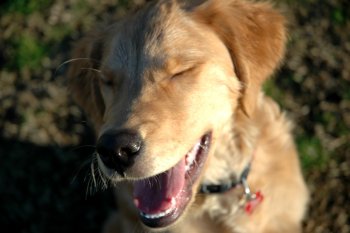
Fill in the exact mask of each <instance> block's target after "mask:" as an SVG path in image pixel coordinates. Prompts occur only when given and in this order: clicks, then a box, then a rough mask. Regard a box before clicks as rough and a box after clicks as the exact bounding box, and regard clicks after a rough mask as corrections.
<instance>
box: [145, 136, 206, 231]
mask: <svg viewBox="0 0 350 233" xmlns="http://www.w3.org/2000/svg"><path fill="white" fill-rule="evenodd" d="M201 140H204V141H205V144H204V146H205V147H206V149H202V151H201V152H200V153H201V154H200V155H199V156H201V158H200V159H201V160H200V161H199V164H198V167H196V170H193V169H194V168H191V170H190V171H189V172H190V173H191V172H192V174H185V176H186V175H187V176H191V177H188V178H186V180H187V184H186V186H185V187H184V189H183V190H182V191H181V193H180V195H179V196H177V197H176V198H175V199H177V200H178V201H179V205H178V206H175V208H174V209H173V210H172V211H170V212H169V213H167V214H166V215H164V217H160V218H148V217H147V215H146V214H143V213H141V212H140V214H139V217H140V219H141V221H142V222H143V224H144V225H146V226H147V227H149V228H152V229H155V228H157V229H158V230H160V229H165V228H169V227H171V226H173V225H174V224H176V222H178V220H179V218H181V217H182V216H183V215H184V212H185V211H186V209H187V207H188V206H189V204H190V202H191V200H192V199H193V197H192V196H193V190H196V189H195V188H196V187H197V186H198V185H197V184H193V182H196V181H198V178H199V176H200V173H201V170H202V168H203V166H204V163H205V161H206V159H207V156H208V150H209V147H210V142H211V133H209V134H206V135H204V136H203V138H202V139H201ZM189 179H191V180H189Z"/></svg>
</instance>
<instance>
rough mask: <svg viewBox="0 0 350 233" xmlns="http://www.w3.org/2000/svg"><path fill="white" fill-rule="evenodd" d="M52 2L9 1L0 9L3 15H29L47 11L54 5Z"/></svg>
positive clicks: (38, 0) (40, 0)
mask: <svg viewBox="0 0 350 233" xmlns="http://www.w3.org/2000/svg"><path fill="white" fill-rule="evenodd" d="M52 2H53V1H52V0H35V1H32V0H7V1H5V3H3V6H2V7H1V9H0V12H1V13H6V12H17V13H22V14H25V15H29V14H31V13H33V12H35V11H42V10H45V9H47V7H48V6H50V5H51V4H52Z"/></svg>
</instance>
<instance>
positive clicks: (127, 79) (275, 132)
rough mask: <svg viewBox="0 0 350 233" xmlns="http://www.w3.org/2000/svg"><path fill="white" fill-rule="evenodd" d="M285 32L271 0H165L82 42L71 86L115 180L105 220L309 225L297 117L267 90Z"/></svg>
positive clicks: (128, 227) (118, 227)
mask: <svg viewBox="0 0 350 233" xmlns="http://www.w3.org/2000/svg"><path fill="white" fill-rule="evenodd" d="M285 41H286V32H285V20H284V18H283V17H282V16H281V15H280V14H279V13H278V12H277V11H276V10H274V9H273V8H272V7H271V5H270V4H268V3H259V2H251V1H244V0H221V1H220V0H194V1H186V0H158V1H153V2H150V3H148V4H146V6H145V7H144V8H143V9H140V10H139V11H137V12H136V13H134V14H131V15H129V16H128V17H125V18H124V19H122V20H120V21H118V22H115V23H114V24H112V25H108V26H106V27H101V28H95V29H94V30H93V32H92V33H91V34H89V35H88V36H86V37H85V38H84V39H82V40H81V41H80V42H79V43H78V44H77V46H76V49H75V51H74V59H73V61H74V62H72V64H71V66H70V69H69V71H68V83H69V88H70V91H71V93H72V95H73V96H74V97H75V99H76V101H77V102H78V104H79V105H80V106H82V108H83V109H84V110H85V111H86V113H87V114H88V116H89V117H90V119H91V121H92V122H93V125H94V126H95V129H96V132H97V136H98V140H97V144H96V161H97V162H96V163H97V164H98V170H99V172H100V174H101V177H100V179H102V180H104V181H105V180H108V183H109V184H112V185H113V186H114V185H115V184H116V183H118V185H116V193H117V196H118V198H119V210H118V211H119V212H118V213H117V214H116V215H115V216H113V217H112V218H111V220H110V221H108V223H107V225H106V227H105V229H104V230H105V232H134V231H138V230H140V229H141V228H139V227H142V229H144V230H146V231H150V232H153V231H157V232H159V231H167V232H189V233H197V232H198V233H205V232H210V233H213V232H242V233H243V232H247V233H248V232H251V233H260V232H263V233H273V232H278V233H288V232H291V233H292V232H300V231H301V221H302V219H303V216H304V212H305V209H306V205H307V200H308V192H307V188H306V185H305V183H304V180H303V177H302V174H301V170H300V166H299V160H298V156H297V152H296V149H295V144H294V142H293V138H292V136H291V133H290V131H291V123H290V121H289V120H288V119H287V118H286V116H285V114H284V113H283V112H281V111H280V109H279V107H278V106H277V104H276V103H275V102H274V101H273V100H272V99H270V98H269V97H266V96H265V95H264V94H263V93H262V91H261V86H262V84H263V82H264V81H265V80H266V79H267V78H268V77H269V76H270V75H271V74H272V73H273V71H274V70H275V69H276V67H277V66H278V65H279V63H280V61H281V59H282V58H283V55H284V50H285ZM120 181H126V182H121V184H120V185H119V183H120ZM142 229H141V230H142Z"/></svg>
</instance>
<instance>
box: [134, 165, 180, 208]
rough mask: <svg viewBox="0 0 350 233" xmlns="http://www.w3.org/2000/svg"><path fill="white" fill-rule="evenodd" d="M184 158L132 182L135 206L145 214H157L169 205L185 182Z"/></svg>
mask: <svg viewBox="0 0 350 233" xmlns="http://www.w3.org/2000/svg"><path fill="white" fill-rule="evenodd" d="M185 163H186V162H185V159H182V160H181V161H180V162H179V163H178V164H176V165H175V167H173V168H171V169H170V170H168V171H166V172H164V173H162V174H160V175H157V176H156V177H152V178H149V179H146V180H141V181H136V182H135V184H134V202H135V205H136V207H137V208H138V209H139V210H141V211H142V212H143V213H146V214H157V213H160V212H163V211H165V210H167V209H169V208H170V207H171V205H172V204H171V200H172V198H175V197H176V196H178V194H179V193H180V192H181V190H183V188H184V184H185V172H186V170H185Z"/></svg>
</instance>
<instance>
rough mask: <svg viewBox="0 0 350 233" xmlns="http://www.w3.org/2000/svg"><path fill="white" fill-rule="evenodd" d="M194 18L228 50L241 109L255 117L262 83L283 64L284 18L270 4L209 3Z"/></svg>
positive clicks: (232, 0) (233, 1)
mask: <svg viewBox="0 0 350 233" xmlns="http://www.w3.org/2000/svg"><path fill="white" fill-rule="evenodd" d="M194 15H195V17H196V19H197V20H200V21H202V23H205V24H207V25H209V26H210V27H211V28H212V29H213V30H214V31H215V32H216V33H217V35H218V36H219V37H220V39H221V40H222V41H223V43H224V44H225V45H226V47H227V48H228V50H229V52H230V54H231V58H232V61H233V64H234V68H235V73H236V75H237V77H238V78H239V79H240V81H241V83H242V97H241V99H240V102H241V106H242V110H243V111H244V112H245V114H246V115H248V116H250V115H252V114H253V112H254V110H255V107H256V103H257V98H258V94H259V92H260V89H261V85H262V83H263V82H264V81H265V80H266V79H267V78H268V77H269V76H270V75H271V74H272V73H273V71H274V70H275V69H276V67H277V65H278V64H279V62H280V61H281V59H282V57H283V55H284V50H285V41H286V32H285V26H284V18H283V16H282V15H280V14H279V13H278V12H277V11H276V10H274V9H273V8H272V7H271V6H270V4H268V3H255V2H249V1H241V0H225V1H215V0H208V1H207V2H206V3H205V4H202V5H201V6H199V7H197V9H196V10H195V14H194Z"/></svg>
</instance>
